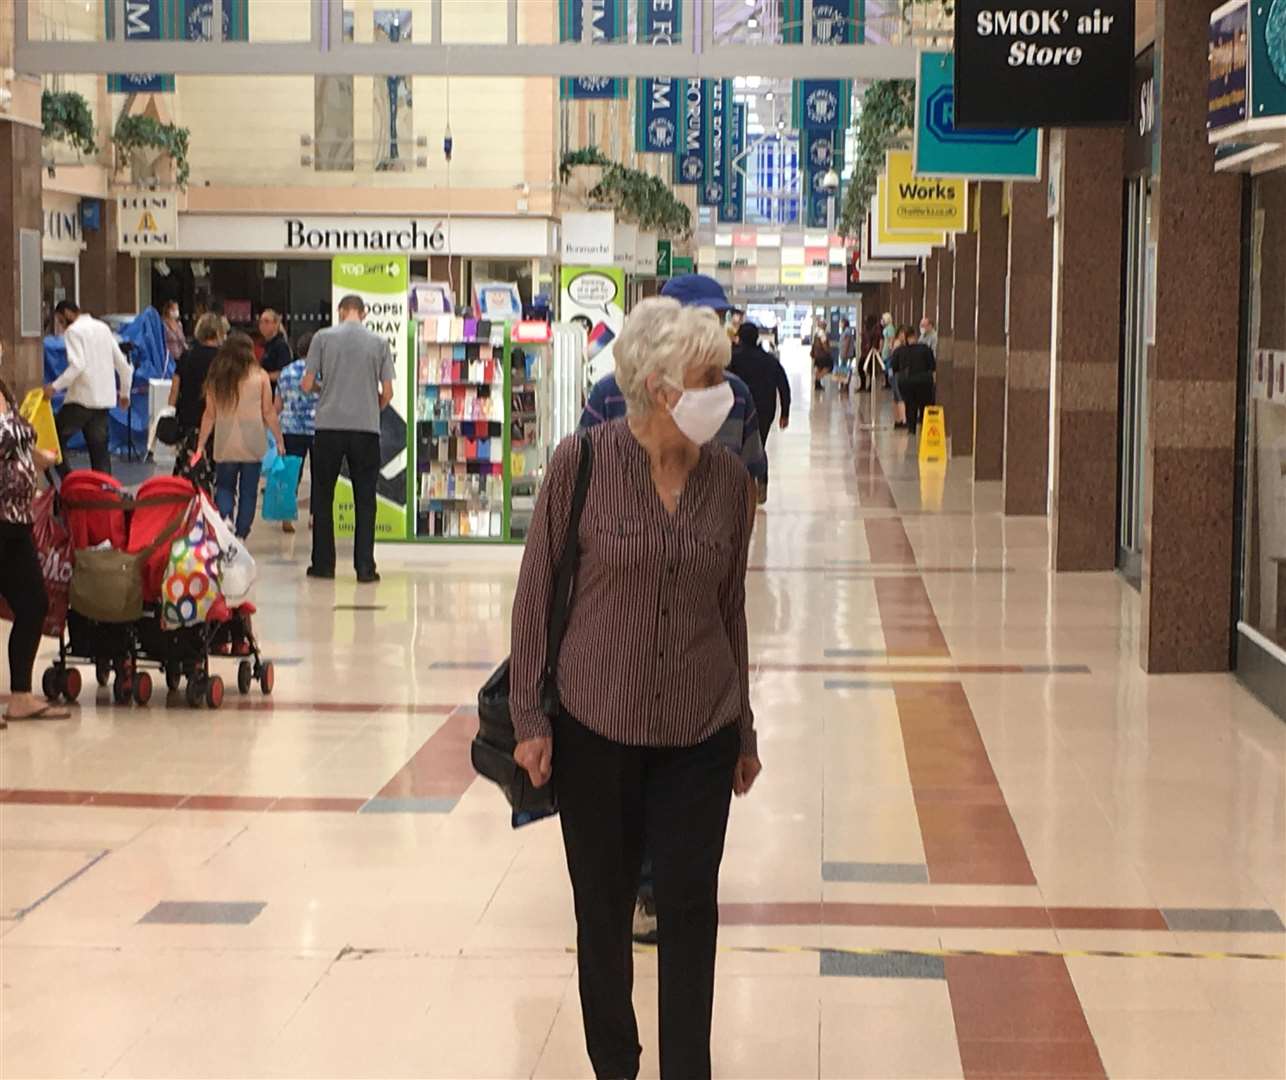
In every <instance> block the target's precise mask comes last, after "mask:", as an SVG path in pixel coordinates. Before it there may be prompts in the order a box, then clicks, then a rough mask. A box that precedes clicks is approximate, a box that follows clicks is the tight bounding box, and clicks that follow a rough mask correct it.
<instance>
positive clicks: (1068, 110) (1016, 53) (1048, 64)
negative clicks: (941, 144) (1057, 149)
mask: <svg viewBox="0 0 1286 1080" xmlns="http://www.w3.org/2000/svg"><path fill="white" fill-rule="evenodd" d="M1134 3H1135V0H1024V2H1023V3H1022V4H1021V5H1018V4H1003V5H1002V4H997V3H996V2H995V0H956V5H955V12H956V23H955V47H954V55H955V93H956V96H955V116H954V118H953V119H954V123H955V125H956V126H957V127H959V128H962V129H964V128H979V127H983V128H985V127H1073V126H1077V125H1109V126H1111V125H1123V124H1127V123H1129V121H1130V78H1131V75H1132V73H1133V70H1134Z"/></svg>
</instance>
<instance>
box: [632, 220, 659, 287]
mask: <svg viewBox="0 0 1286 1080" xmlns="http://www.w3.org/2000/svg"><path fill="white" fill-rule="evenodd" d="M660 256H661V250H660V241H659V240H658V239H657V235H656V233H654V232H643V231H642V230H639V234H638V242H637V243H636V245H635V247H634V272H635V273H636V274H640V275H643V276H645V277H655V276H656V267H657V263H658V262H659V261H660Z"/></svg>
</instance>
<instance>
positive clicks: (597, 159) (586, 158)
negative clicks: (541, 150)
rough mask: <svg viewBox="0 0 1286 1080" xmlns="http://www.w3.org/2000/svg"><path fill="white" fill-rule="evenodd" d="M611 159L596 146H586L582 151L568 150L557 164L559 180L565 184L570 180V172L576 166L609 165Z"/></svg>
mask: <svg viewBox="0 0 1286 1080" xmlns="http://www.w3.org/2000/svg"><path fill="white" fill-rule="evenodd" d="M611 164H613V162H612V159H611V158H609V157H608V156H607V155H606V154H604V153H603V151H602V150H600V149H599V148H598V147H597V146H586V147H585V148H584V149H582V150H568V151H567V153H565V154H564V155H563V159H562V161H560V162H559V163H558V176H559V179H560V180H562V182H563V183H564V184H565V183H567V181H568V180H570V179H571V178H572V170H573V169H574V168H576V166H577V165H603V166H607V165H611Z"/></svg>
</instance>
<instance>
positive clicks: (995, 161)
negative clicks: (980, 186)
mask: <svg viewBox="0 0 1286 1080" xmlns="http://www.w3.org/2000/svg"><path fill="white" fill-rule="evenodd" d="M954 84H955V60H954V57H952V55H951V54H950V53H945V52H922V53H921V54H920V77H919V81H918V82H917V84H916V99H915V112H916V118H915V153H914V157H915V172H916V175H917V176H965V177H969V178H971V179H975V180H1038V179H1040V132H1039V131H1038V130H1036V129H1035V128H994V129H993V128H987V129H981V130H974V129H970V130H968V131H960V130H957V128H956V126H955V86H954Z"/></svg>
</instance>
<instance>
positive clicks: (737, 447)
mask: <svg viewBox="0 0 1286 1080" xmlns="http://www.w3.org/2000/svg"><path fill="white" fill-rule="evenodd" d="M724 379H725V380H727V383H728V385H729V386H731V387H732V409H731V411H730V412H729V413H728V419H726V420H725V421H724V422H723V426H722V427H721V428H720V429H719V433H718V434H717V435H715V437H714V441H715V442H717V443H720V444H722V445H723V446H726V447H727V448H728V449H729V450H731V451H732V452H733V454H735V455H736V456H737V457H739V458H741V462H742V464H743V465H745V466H746V468H747V469H749V470H750V475H751V476H753V477H754V478H755V479H756V480H767V479H768V455H767V454H766V453H765V452H764V441H763V438H762V436H760V434H759V414H758V413H757V412H756V411H755V399H754V396H753V395H752V394H751V393H750V387H748V386H747V385H746V384H745V383H744V382H742V380H741V379H739V378H738V377H737V376H736V375H734V374H733V373H732V372H731V371H725V372H724ZM627 411H628V410H627V407H626V404H625V395H624V394H623V393H622V392H621V387H620V385H619V384H618V383H617V381H616V376H615V375H605V376H603V378H601V379H599V380H598V382H596V383H595V384H594V388H593V389H592V390H591V391H590V394H589V400H588V401H587V402H585V409H584V411H583V412H582V413H581V416H580V426H581V427H582V428H591V427H593V426H594V425H595V424H603V423H606V422H607V421H608V420H619V419H621V418H622V417H624V416H625V415H626V412H627Z"/></svg>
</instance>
